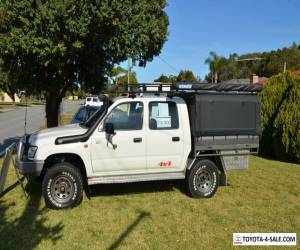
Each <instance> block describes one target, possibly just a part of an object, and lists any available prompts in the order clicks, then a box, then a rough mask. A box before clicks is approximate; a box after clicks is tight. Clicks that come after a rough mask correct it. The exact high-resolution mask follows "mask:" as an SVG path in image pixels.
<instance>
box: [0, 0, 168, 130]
mask: <svg viewBox="0 0 300 250" xmlns="http://www.w3.org/2000/svg"><path fill="white" fill-rule="evenodd" d="M165 6H166V2H165V0H154V1H146V0H141V1H134V0H125V1H118V0H111V1H100V0H93V1H84V0H76V1H75V0H64V1H61V0H51V1H46V0H20V1H11V0H2V1H1V2H0V17H1V18H0V58H1V62H0V63H1V65H0V66H1V71H2V72H5V74H7V76H6V78H5V79H14V80H13V81H10V80H8V81H6V83H5V84H6V85H8V84H14V85H18V86H19V87H20V88H24V89H26V90H27V91H31V92H37V91H45V92H46V114H47V125H48V126H56V125H57V122H58V119H57V111H58V108H59V104H60V103H61V100H62V97H63V96H64V95H65V92H66V91H67V90H72V89H73V88H75V87H76V86H77V85H79V84H80V85H81V86H82V88H84V89H85V90H92V91H93V92H98V91H99V90H100V89H101V87H102V85H103V82H104V79H105V75H106V74H109V73H110V72H111V70H112V69H113V66H114V65H115V64H118V63H120V62H122V61H124V60H126V59H127V58H128V57H131V58H132V59H133V60H134V61H135V62H137V63H138V64H139V65H140V66H145V65H146V63H147V61H151V60H152V59H153V57H154V56H156V55H158V54H159V53H160V50H161V48H162V46H163V44H164V42H165V41H166V40H167V34H168V33H167V27H168V17H167V15H166V13H165V11H164V8H165ZM16 72H17V73H18V74H16Z"/></svg>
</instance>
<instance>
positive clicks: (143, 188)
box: [88, 180, 187, 197]
mask: <svg viewBox="0 0 300 250" xmlns="http://www.w3.org/2000/svg"><path fill="white" fill-rule="evenodd" d="M176 190H179V191H180V192H181V193H183V194H185V195H186V194H187V190H186V186H185V181H184V180H168V181H167V180H164V181H144V182H133V183H116V184H98V185H93V186H90V187H89V194H88V195H89V196H90V197H97V196H112V195H131V194H139V193H155V192H172V191H173V192H175V191H176Z"/></svg>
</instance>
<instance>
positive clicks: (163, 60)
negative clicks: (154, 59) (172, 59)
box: [158, 56, 179, 73]
mask: <svg viewBox="0 0 300 250" xmlns="http://www.w3.org/2000/svg"><path fill="white" fill-rule="evenodd" d="M158 58H159V59H160V60H161V61H162V62H164V63H165V64H167V65H168V66H169V67H170V68H171V69H172V70H174V71H175V72H176V73H179V70H177V69H176V68H175V67H173V66H172V65H171V64H170V63H168V62H167V61H166V60H165V59H163V58H162V57H161V56H158Z"/></svg>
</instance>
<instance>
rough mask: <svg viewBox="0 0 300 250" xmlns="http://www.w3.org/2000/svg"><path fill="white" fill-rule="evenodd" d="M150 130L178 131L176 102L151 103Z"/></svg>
mask: <svg viewBox="0 0 300 250" xmlns="http://www.w3.org/2000/svg"><path fill="white" fill-rule="evenodd" d="M149 128H150V129H153V130H158V129H178V128H179V122H178V112H177V106H176V103H175V102H150V103H149Z"/></svg>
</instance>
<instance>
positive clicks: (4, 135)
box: [0, 101, 81, 153]
mask: <svg viewBox="0 0 300 250" xmlns="http://www.w3.org/2000/svg"><path fill="white" fill-rule="evenodd" d="M80 103H81V102H79V101H65V102H63V103H62V105H61V112H62V113H66V112H68V111H70V110H76V109H78V108H79V105H80ZM25 110H26V108H25V107H19V108H18V109H16V110H12V111H8V112H5V113H0V153H1V152H2V151H3V150H4V149H5V148H6V147H7V146H9V145H10V144H11V143H12V142H16V141H17V140H18V138H19V136H22V135H24V124H25ZM45 117H46V114H45V106H44V105H37V106H33V107H28V108H27V126H26V132H27V133H32V132H34V131H36V130H38V129H39V128H40V127H41V126H43V125H45V123H46V118H45Z"/></svg>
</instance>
